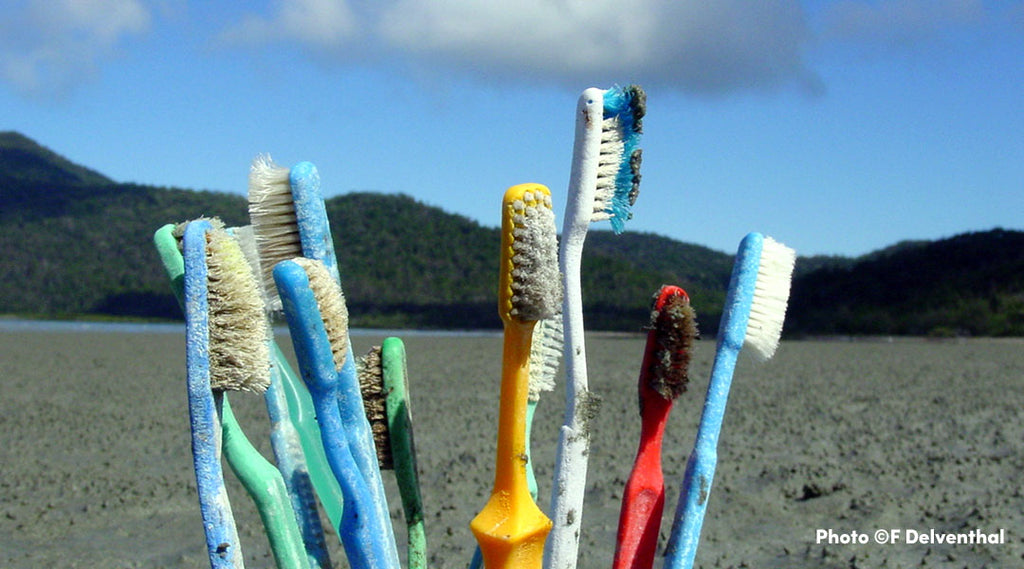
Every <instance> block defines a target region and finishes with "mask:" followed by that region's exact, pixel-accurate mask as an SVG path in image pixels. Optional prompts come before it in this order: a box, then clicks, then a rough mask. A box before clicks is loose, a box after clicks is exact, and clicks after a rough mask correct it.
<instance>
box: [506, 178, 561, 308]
mask: <svg viewBox="0 0 1024 569" xmlns="http://www.w3.org/2000/svg"><path fill="white" fill-rule="evenodd" d="M511 207H512V223H513V226H514V228H513V230H512V236H513V238H512V257H511V259H512V279H511V287H512V297H511V309H510V311H509V314H510V315H511V316H513V317H515V318H516V319H518V320H522V321H531V320H533V321H536V320H543V319H544V318H548V317H550V316H552V315H553V314H555V313H557V312H558V311H559V310H560V309H561V305H562V287H561V278H560V277H559V273H558V242H557V237H556V232H557V230H556V229H555V214H554V212H553V211H552V209H551V196H550V195H547V194H545V193H543V192H539V191H537V192H526V193H525V194H523V199H521V200H516V201H515V202H513V203H512V206H511Z"/></svg>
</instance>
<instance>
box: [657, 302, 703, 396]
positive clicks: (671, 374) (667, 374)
mask: <svg viewBox="0 0 1024 569" xmlns="http://www.w3.org/2000/svg"><path fill="white" fill-rule="evenodd" d="M677 291H678V292H676V293H674V294H671V295H670V296H668V297H667V298H666V299H665V301H664V304H663V305H662V306H661V307H660V308H658V307H657V305H655V307H654V308H653V309H652V310H651V328H652V330H653V331H654V341H655V345H654V346H653V347H649V349H652V352H651V356H652V357H651V359H650V367H649V368H648V370H647V380H648V382H649V385H650V387H651V389H653V390H655V391H657V392H658V393H659V394H660V395H661V396H662V397H664V398H665V399H675V398H676V397H679V395H680V394H682V393H684V392H685V391H686V386H687V384H688V383H689V381H690V376H689V368H690V350H691V348H692V347H693V341H694V340H696V339H697V337H698V333H697V313H696V312H694V310H693V307H692V306H690V298H689V297H688V296H687V295H686V293H685V292H683V291H682V289H677ZM659 297H660V295H659ZM659 297H655V302H656V303H657V301H658V300H659Z"/></svg>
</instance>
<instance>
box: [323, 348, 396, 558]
mask: <svg viewBox="0 0 1024 569" xmlns="http://www.w3.org/2000/svg"><path fill="white" fill-rule="evenodd" d="M353 354H354V352H353V350H352V341H351V339H349V344H348V357H347V358H345V363H344V364H343V365H342V367H341V371H339V372H338V380H339V381H338V384H339V389H338V393H337V398H336V402H335V404H336V407H337V409H338V414H339V418H340V420H341V424H342V428H343V429H344V430H345V434H346V436H347V437H348V446H349V452H350V453H351V454H352V458H353V460H355V464H356V467H357V468H358V469H359V472H360V473H362V475H363V480H365V481H366V487H367V488H368V489H369V492H370V499H371V501H372V505H373V507H374V509H375V510H376V512H377V515H375V516H374V517H373V518H371V520H372V522H373V523H375V524H376V526H377V527H376V529H375V531H376V532H377V533H378V534H379V535H380V539H383V540H384V541H385V542H386V544H387V553H388V555H389V557H390V559H391V565H392V566H393V567H398V566H399V559H398V544H397V542H396V541H395V530H394V527H393V526H392V525H391V512H390V511H389V509H388V499H387V495H386V494H385V492H384V479H383V477H382V476H381V474H380V462H378V460H377V447H376V444H375V443H374V441H373V431H371V430H370V422H369V420H368V419H367V418H366V407H365V406H364V405H363V395H362V389H361V388H360V386H359V377H358V374H357V373H356V364H355V358H354V357H353ZM322 427H323V425H322V424H321V428H322Z"/></svg>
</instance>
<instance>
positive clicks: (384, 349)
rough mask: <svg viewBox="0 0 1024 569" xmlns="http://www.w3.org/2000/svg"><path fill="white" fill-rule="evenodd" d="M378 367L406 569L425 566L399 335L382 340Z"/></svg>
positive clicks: (407, 390)
mask: <svg viewBox="0 0 1024 569" xmlns="http://www.w3.org/2000/svg"><path fill="white" fill-rule="evenodd" d="M381 369H382V372H383V375H384V389H385V391H386V393H387V413H388V431H389V433H390V439H391V454H392V456H393V457H394V469H395V479H396V480H397V481H398V491H399V493H400V494H401V497H402V510H403V511H404V512H405V523H406V527H407V531H408V540H407V541H408V544H407V552H406V553H407V556H408V567H409V569H426V566H427V535H426V529H425V526H424V519H423V501H422V498H421V496H420V482H419V474H418V472H417V464H416V445H415V441H414V439H413V428H412V413H411V411H410V408H409V405H410V402H409V382H408V370H407V367H406V358H405V344H404V343H403V342H402V340H401V339H400V338H395V337H389V338H385V339H384V341H383V342H382V343H381Z"/></svg>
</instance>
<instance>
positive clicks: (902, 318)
mask: <svg viewBox="0 0 1024 569" xmlns="http://www.w3.org/2000/svg"><path fill="white" fill-rule="evenodd" d="M242 171H243V173H244V169H243V170H242ZM326 205H327V211H328V215H329V217H330V220H331V230H332V234H333V236H334V240H335V246H336V247H335V248H336V250H337V252H338V259H339V266H340V268H341V271H342V279H343V284H344V288H345V294H346V298H347V300H348V303H349V307H350V312H351V314H352V325H353V326H361V327H421V328H497V327H499V326H500V321H499V320H498V317H497V309H496V306H495V303H496V300H495V298H496V289H497V255H496V252H497V250H498V248H499V241H500V240H499V234H498V230H497V229H496V228H495V227H487V226H483V225H480V224H479V223H477V222H475V221H473V220H470V219H468V218H465V217H463V216H459V215H454V214H451V213H448V212H445V211H442V210H440V209H438V208H435V207H430V206H427V205H424V204H422V203H420V202H418V201H416V200H415V199H413V198H411V197H409V196H404V195H391V194H372V193H350V194H345V195H341V196H336V197H332V198H330V199H328V200H327V202H326ZM214 215H215V216H219V217H221V218H222V219H223V220H224V221H225V223H227V224H228V225H229V226H230V225H244V224H246V223H248V221H247V215H246V203H245V198H244V197H242V196H239V195H233V194H226V193H218V192H208V191H203V192H198V191H192V190H186V189H178V188H161V187H153V186H142V185H137V184H119V183H116V182H114V181H112V180H110V179H109V178H107V177H105V176H103V175H102V174H99V173H97V172H94V171H92V170H90V169H88V168H85V167H82V166H79V165H76V164H73V163H71V162H70V161H68V160H66V159H64V158H62V157H61V156H59V155H58V154H56V153H54V152H52V151H50V150H48V149H46V148H44V147H42V146H40V145H38V144H36V143H35V142H33V141H32V140H30V139H28V138H26V137H24V136H22V135H20V134H17V133H10V132H7V133H0V250H2V251H3V252H4V253H3V256H2V264H0V313H7V314H17V315H23V316H31V317H50V318H54V317H58V318H66V317H79V316H83V315H94V316H118V317H126V316H127V317H146V318H180V313H179V310H178V308H177V304H176V303H175V301H174V299H173V298H172V296H171V295H170V292H169V289H168V286H167V282H166V279H165V277H164V275H163V271H162V268H161V266H160V263H159V260H158V259H157V256H156V253H155V251H154V249H153V245H152V235H153V232H154V231H155V230H156V229H157V228H159V227H160V226H161V225H163V224H165V223H168V222H180V221H184V220H188V219H193V218H196V217H199V216H214ZM1022 245H1024V233H1022V232H1014V231H1004V230H993V231H989V232H984V233H974V234H968V235H964V236H958V237H955V238H952V239H948V240H943V241H937V242H933V243H932V242H911V243H901V244H897V245H895V246H893V247H890V248H887V249H884V250H881V251H878V252H875V253H872V254H870V255H866V256H864V257H861V258H858V259H849V258H842V257H813V258H801V259H800V260H799V261H798V263H797V273H796V278H795V280H794V285H793V297H792V301H791V305H790V306H791V307H790V311H789V316H788V318H787V324H786V329H787V333H790V334H796V335H803V334H897V333H907V334H924V333H971V334H994V335H1024V296H1022V294H1024V283H1022V278H1024V246H1022ZM731 268H732V257H731V255H729V254H726V253H722V252H719V251H714V250H711V249H708V248H706V247H702V246H699V245H693V244H686V243H681V242H678V241H675V240H672V239H669V238H667V237H663V236H659V235H653V234H645V233H628V232H627V233H626V234H623V235H620V236H615V235H612V234H611V233H610V232H608V231H591V233H590V234H589V235H588V238H587V247H586V249H585V256H584V260H583V291H584V298H585V299H586V305H585V312H586V318H587V323H588V327H589V328H591V329H595V330H626V331H637V330H640V329H641V328H642V327H643V325H644V324H645V323H646V319H647V313H648V302H649V298H650V296H651V295H652V294H653V293H654V291H655V290H657V288H658V287H659V286H660V285H661V284H664V283H673V284H678V285H680V286H682V287H684V288H685V289H686V290H687V291H688V292H689V293H690V296H691V298H692V299H693V303H694V306H695V307H696V308H697V311H698V314H699V315H700V316H699V319H700V327H701V330H702V331H703V332H704V333H705V334H713V333H714V332H715V329H716V327H717V324H718V319H719V315H720V313H721V307H722V302H723V299H724V295H725V288H726V286H727V285H728V280H729V274H730V271H731Z"/></svg>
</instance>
